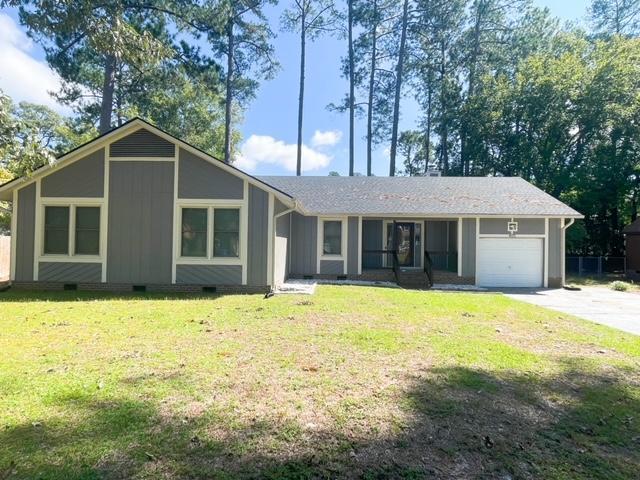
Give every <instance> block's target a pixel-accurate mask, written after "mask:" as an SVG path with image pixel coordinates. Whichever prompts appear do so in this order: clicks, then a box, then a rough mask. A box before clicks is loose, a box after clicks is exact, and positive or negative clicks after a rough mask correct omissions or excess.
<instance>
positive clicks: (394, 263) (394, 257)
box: [362, 250, 400, 282]
mask: <svg viewBox="0 0 640 480" xmlns="http://www.w3.org/2000/svg"><path fill="white" fill-rule="evenodd" d="M362 254H363V255H382V256H383V257H384V255H387V256H389V255H390V256H391V267H384V266H381V267H380V268H391V270H393V275H394V277H395V278H396V282H398V271H399V270H400V260H399V259H398V251H397V250H362Z"/></svg>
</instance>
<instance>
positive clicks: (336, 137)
mask: <svg viewBox="0 0 640 480" xmlns="http://www.w3.org/2000/svg"><path fill="white" fill-rule="evenodd" d="M341 138H342V132H341V131H340V130H327V131H326V132H321V131H320V130H316V131H315V133H314V134H313V137H311V145H313V146H314V147H333V146H334V145H337V144H338V142H339V141H340V139H341Z"/></svg>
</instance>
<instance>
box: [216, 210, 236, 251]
mask: <svg viewBox="0 0 640 480" xmlns="http://www.w3.org/2000/svg"><path fill="white" fill-rule="evenodd" d="M213 228H214V232H213V256H214V257H239V256H240V254H239V252H240V210H239V209H237V208H216V209H215V211H214V219H213Z"/></svg>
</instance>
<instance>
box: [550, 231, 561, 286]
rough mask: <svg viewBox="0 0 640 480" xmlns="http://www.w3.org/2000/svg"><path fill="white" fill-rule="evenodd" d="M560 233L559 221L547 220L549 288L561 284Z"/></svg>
mask: <svg viewBox="0 0 640 480" xmlns="http://www.w3.org/2000/svg"><path fill="white" fill-rule="evenodd" d="M561 238H562V231H561V230H560V219H557V218H552V219H550V220H549V286H558V287H559V286H561V285H560V284H561V283H562V241H561Z"/></svg>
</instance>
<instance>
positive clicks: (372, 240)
mask: <svg viewBox="0 0 640 480" xmlns="http://www.w3.org/2000/svg"><path fill="white" fill-rule="evenodd" d="M362 250H363V253H362V268H382V254H371V253H369V254H366V253H364V250H382V220H364V219H363V220H362Z"/></svg>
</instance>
